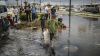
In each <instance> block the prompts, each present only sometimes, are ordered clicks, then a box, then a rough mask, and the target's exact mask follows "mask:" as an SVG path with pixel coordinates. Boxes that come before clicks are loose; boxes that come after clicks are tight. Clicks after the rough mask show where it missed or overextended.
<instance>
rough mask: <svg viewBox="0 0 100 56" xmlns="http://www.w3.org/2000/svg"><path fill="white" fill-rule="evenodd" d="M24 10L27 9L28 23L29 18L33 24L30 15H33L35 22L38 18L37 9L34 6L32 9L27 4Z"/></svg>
mask: <svg viewBox="0 0 100 56" xmlns="http://www.w3.org/2000/svg"><path fill="white" fill-rule="evenodd" d="M24 9H25V13H26V17H27V22H28V18H29V19H30V22H31V17H30V14H32V21H34V20H35V18H36V8H35V7H34V6H32V8H31V7H30V6H28V5H27V4H26V5H25V7H24Z"/></svg>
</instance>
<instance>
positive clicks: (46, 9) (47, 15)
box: [45, 4, 50, 20]
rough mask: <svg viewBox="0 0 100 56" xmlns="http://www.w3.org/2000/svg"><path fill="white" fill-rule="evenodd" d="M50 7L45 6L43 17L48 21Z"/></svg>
mask: <svg viewBox="0 0 100 56" xmlns="http://www.w3.org/2000/svg"><path fill="white" fill-rule="evenodd" d="M49 10H50V5H49V4H48V5H47V7H45V17H46V20H47V19H48V17H49V19H50V11H49Z"/></svg>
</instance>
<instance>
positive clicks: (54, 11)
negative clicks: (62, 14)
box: [51, 7, 56, 17]
mask: <svg viewBox="0 0 100 56" xmlns="http://www.w3.org/2000/svg"><path fill="white" fill-rule="evenodd" d="M53 15H56V9H55V7H53V8H52V9H51V17H52V16H53Z"/></svg>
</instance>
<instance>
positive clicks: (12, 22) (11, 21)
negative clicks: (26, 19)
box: [8, 18, 14, 26]
mask: <svg viewBox="0 0 100 56" xmlns="http://www.w3.org/2000/svg"><path fill="white" fill-rule="evenodd" d="M8 20H9V21H10V24H11V25H12V26H14V21H13V20H12V19H11V18H8Z"/></svg>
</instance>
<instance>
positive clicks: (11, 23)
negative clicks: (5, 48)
mask: <svg viewBox="0 0 100 56" xmlns="http://www.w3.org/2000/svg"><path fill="white" fill-rule="evenodd" d="M1 17H3V18H5V19H8V20H9V21H10V24H8V25H7V26H6V28H5V29H4V33H5V32H6V31H7V30H8V29H9V27H10V26H14V21H13V20H12V19H11V18H10V16H8V17H4V16H1Z"/></svg>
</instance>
